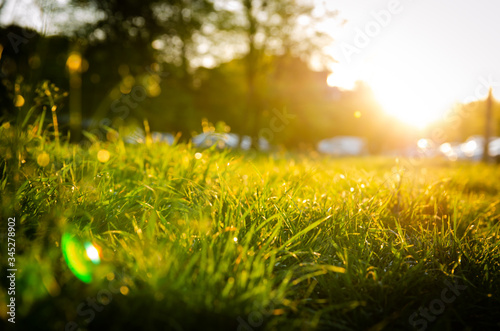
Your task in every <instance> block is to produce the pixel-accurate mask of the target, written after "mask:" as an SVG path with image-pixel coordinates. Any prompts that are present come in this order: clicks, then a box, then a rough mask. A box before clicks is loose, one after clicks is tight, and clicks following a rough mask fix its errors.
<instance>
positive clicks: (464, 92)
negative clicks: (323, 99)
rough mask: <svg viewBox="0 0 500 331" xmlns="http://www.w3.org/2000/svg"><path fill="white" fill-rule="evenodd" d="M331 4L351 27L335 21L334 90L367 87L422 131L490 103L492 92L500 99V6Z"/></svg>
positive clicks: (487, 1)
mask: <svg viewBox="0 0 500 331" xmlns="http://www.w3.org/2000/svg"><path fill="white" fill-rule="evenodd" d="M328 2H330V1H328ZM331 3H332V4H331V5H334V6H336V7H337V8H338V9H339V10H340V17H341V18H342V19H346V20H347V23H346V24H345V25H343V26H341V27H340V26H339V22H335V23H333V22H332V28H331V29H332V34H333V35H334V37H335V39H336V43H335V44H334V45H333V46H332V47H331V49H330V50H329V51H330V52H331V53H332V54H333V55H334V57H335V58H336V59H337V60H338V63H337V64H335V65H332V67H331V69H332V72H333V74H332V75H331V76H330V77H329V81H328V82H329V84H330V85H332V86H339V87H342V88H346V89H349V88H352V86H353V85H354V82H355V81H356V80H360V79H361V80H364V81H366V82H367V83H368V84H369V85H370V86H371V87H372V89H373V90H374V93H375V95H376V97H377V99H378V100H379V102H380V104H381V105H382V106H383V107H384V108H385V109H386V111H388V112H389V113H391V114H393V115H395V116H397V117H399V118H400V119H402V120H404V121H406V122H408V123H413V124H415V125H417V126H424V125H425V124H427V123H429V122H430V121H432V120H434V119H437V118H439V117H440V116H442V114H443V112H444V111H446V110H447V109H449V107H450V106H452V105H453V104H454V103H455V102H463V101H464V100H465V101H471V100H473V99H478V98H479V99H481V98H484V97H485V96H486V95H487V92H488V88H487V86H490V85H491V86H492V87H493V88H494V95H495V96H496V98H497V99H498V98H500V43H499V42H498V38H497V36H498V34H499V33H500V16H499V13H500V1H493V0H476V1H472V0H453V1H452V0H439V1H431V0H418V1H416V0H357V1H351V0H338V1H331ZM374 13H378V15H377V14H374ZM376 16H378V18H376ZM361 31H362V32H361ZM495 87H496V88H495Z"/></svg>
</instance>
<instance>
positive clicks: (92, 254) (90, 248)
mask: <svg viewBox="0 0 500 331" xmlns="http://www.w3.org/2000/svg"><path fill="white" fill-rule="evenodd" d="M85 251H86V252H87V256H88V257H89V259H90V261H92V262H93V263H94V264H99V263H100V262H101V259H100V258H99V251H98V250H97V248H95V246H94V245H92V244H91V243H89V242H86V243H85Z"/></svg>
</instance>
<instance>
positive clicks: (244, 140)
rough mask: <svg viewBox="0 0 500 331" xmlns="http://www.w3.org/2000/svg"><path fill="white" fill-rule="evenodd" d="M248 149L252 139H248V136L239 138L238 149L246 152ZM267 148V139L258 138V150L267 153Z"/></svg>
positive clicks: (268, 146)
mask: <svg viewBox="0 0 500 331" xmlns="http://www.w3.org/2000/svg"><path fill="white" fill-rule="evenodd" d="M250 147H252V138H250V136H243V137H241V144H240V148H241V149H243V150H245V151H248V150H249V149H250ZM269 148H270V145H269V141H267V139H265V138H262V137H259V150H261V151H267V150H269Z"/></svg>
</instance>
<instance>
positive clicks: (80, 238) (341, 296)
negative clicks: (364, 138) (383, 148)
mask: <svg viewBox="0 0 500 331" xmlns="http://www.w3.org/2000/svg"><path fill="white" fill-rule="evenodd" d="M42 124H43V119H42V120H41V121H40V122H39V123H38V124H37V123H34V124H33V125H28V124H27V123H24V126H23V124H19V125H18V126H14V125H10V124H8V123H4V124H3V125H2V126H1V128H0V154H1V160H2V161H1V165H0V174H1V181H0V185H1V189H2V199H1V201H2V202H1V216H2V222H1V224H2V229H1V232H2V234H3V236H2V243H4V242H6V241H5V240H4V239H5V238H6V237H7V235H6V233H7V219H8V218H14V217H15V220H16V226H15V240H16V246H15V247H16V250H15V252H16V255H15V259H16V262H15V263H16V267H17V269H18V272H17V275H16V303H17V305H16V324H15V328H16V329H19V330H35V329H36V330H79V329H81V330H87V329H88V330H128V329H131V330H132V329H133V330H235V331H236V330H405V329H408V330H411V329H415V330H497V329H499V328H500V323H499V322H500V317H499V315H498V312H499V311H500V297H499V295H500V240H499V239H500V232H499V226H500V225H499V220H500V181H499V180H498V179H499V178H500V168H499V167H498V166H497V165H485V164H479V163H465V162H462V163H461V162H455V163H451V162H448V161H445V160H440V159H425V160H418V162H417V161H413V162H412V161H410V160H405V159H397V158H395V157H375V156H369V157H359V158H329V157H325V156H321V155H318V154H316V153H314V152H311V153H307V154H298V153H291V152H285V151H276V152H273V153H269V154H264V153H262V154H260V153H251V154H248V153H245V152H239V151H231V150H218V149H216V148H211V149H204V150H201V149H197V148H195V147H193V146H192V145H190V144H180V143H179V144H174V145H172V146H169V145H166V144H160V143H153V142H151V141H150V140H147V141H146V143H145V144H140V145H128V144H125V143H124V142H123V140H122V139H121V138H120V136H119V135H117V134H116V132H114V131H112V130H110V131H109V132H108V140H107V141H99V140H97V139H92V138H93V137H90V138H91V141H92V143H91V144H90V145H88V146H80V145H72V144H69V143H67V142H66V141H65V139H63V138H61V139H60V141H59V140H56V139H55V138H54V137H53V136H51V135H48V134H47V132H48V131H47V130H46V129H45V128H43V127H42ZM42 129H43V130H42ZM44 130H45V131H44ZM84 243H86V246H85V247H86V248H85V249H82V247H81V246H83V245H84ZM89 245H90V246H89ZM6 247H7V245H6V244H5V245H4V244H2V253H1V256H2V274H3V275H5V273H6V272H5V270H6V268H7V266H6V263H7V258H8V256H7V254H6V252H7V251H6V249H7V248H6ZM89 247H90V249H89ZM1 282H2V284H3V285H2V287H1V288H0V301H1V302H2V305H1V306H0V317H1V319H0V321H1V323H2V324H4V325H7V324H10V323H7V318H9V316H8V315H7V308H6V303H7V302H8V295H7V287H8V280H7V278H6V277H5V276H3V277H2V280H1ZM10 326H12V325H10Z"/></svg>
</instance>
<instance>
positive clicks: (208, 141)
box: [192, 132, 270, 151]
mask: <svg viewBox="0 0 500 331" xmlns="http://www.w3.org/2000/svg"><path fill="white" fill-rule="evenodd" d="M192 142H193V145H195V146H196V147H205V148H207V147H212V146H213V145H217V148H221V149H222V148H238V147H239V148H241V149H243V150H249V149H250V147H251V145H252V139H251V138H250V137H249V136H242V137H241V139H240V136H239V135H237V134H236V133H215V132H210V133H201V134H199V135H197V136H195V137H193V139H192ZM269 148H270V145H269V142H268V141H267V140H266V139H265V138H262V137H260V138H259V149H260V150H261V151H266V150H269Z"/></svg>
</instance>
